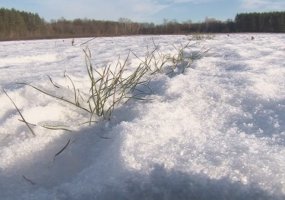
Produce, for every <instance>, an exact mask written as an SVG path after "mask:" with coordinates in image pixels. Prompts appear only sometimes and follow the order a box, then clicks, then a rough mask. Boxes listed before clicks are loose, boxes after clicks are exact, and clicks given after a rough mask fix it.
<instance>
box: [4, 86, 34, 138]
mask: <svg viewBox="0 0 285 200" xmlns="http://www.w3.org/2000/svg"><path fill="white" fill-rule="evenodd" d="M3 92H4V94H5V95H6V96H7V97H8V98H9V99H10V101H11V102H12V103H13V105H14V107H15V108H16V110H17V111H18V113H19V115H20V116H21V118H22V120H23V122H24V123H25V124H26V126H27V127H28V129H29V130H30V132H31V133H32V134H33V136H36V134H35V132H34V131H33V129H32V128H31V127H30V124H29V123H28V122H27V121H26V120H25V118H24V116H23V115H22V113H21V111H20V109H19V108H18V107H17V105H16V104H15V102H14V101H13V99H12V98H11V97H10V96H9V95H8V94H7V92H6V91H5V90H4V89H3Z"/></svg>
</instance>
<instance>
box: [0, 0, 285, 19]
mask: <svg viewBox="0 0 285 200" xmlns="http://www.w3.org/2000/svg"><path fill="white" fill-rule="evenodd" d="M0 7H5V8H15V9H18V10H24V11H30V12H36V13H38V14H39V15H40V16H41V17H43V18H45V19H46V20H48V21H49V20H51V19H59V18H61V17H64V18H66V19H75V18H91V19H100V20H115V21H116V20H118V19H119V18H120V17H124V18H129V19H131V20H133V21H138V22H155V23H162V22H163V19H168V20H172V19H176V20H177V21H179V22H184V21H187V20H192V21H193V22H198V21H203V20H204V19H205V18H206V17H210V18H216V19H219V20H227V19H234V17H235V15H236V14H237V13H241V12H264V11H280V10H283V11H284V10H285V0H0Z"/></svg>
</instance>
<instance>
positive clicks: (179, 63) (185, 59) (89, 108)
mask: <svg viewBox="0 0 285 200" xmlns="http://www.w3.org/2000/svg"><path fill="white" fill-rule="evenodd" d="M190 42H191V41H190ZM190 42H187V43H186V44H180V45H177V46H175V45H173V48H174V49H175V53H173V54H165V53H163V52H161V51H160V48H159V46H158V45H157V44H156V43H155V42H154V40H153V47H154V48H153V50H151V51H149V50H148V52H147V54H146V55H145V57H144V58H140V57H138V56H137V55H136V54H135V53H134V52H132V51H130V52H129V54H128V55H127V57H126V58H125V59H124V60H123V61H120V58H119V59H118V61H117V62H116V64H115V65H111V64H109V65H105V66H103V67H102V68H101V69H98V68H97V67H94V66H93V64H92V54H91V51H90V49H89V48H85V49H84V50H83V52H84V55H85V66H86V70H87V74H88V78H89V80H88V82H89V84H90V85H89V87H88V88H87V91H80V90H79V89H77V88H76V85H75V84H74V82H73V80H72V78H71V77H70V76H69V75H68V74H66V73H65V74H64V77H65V78H66V79H68V80H69V82H70V83H71V86H72V88H71V89H69V90H70V91H71V92H72V94H73V99H72V98H67V97H64V96H59V95H58V92H50V91H47V90H45V89H42V88H40V87H37V86H34V85H31V84H28V83H20V84H24V85H27V86H30V87H32V88H34V89H35V90H37V91H39V92H41V93H43V94H45V95H47V96H50V97H53V98H55V99H57V100H60V101H63V102H65V103H67V104H70V105H73V106H75V107H77V108H79V109H81V110H83V111H84V112H87V113H88V114H89V119H88V120H86V122H85V123H88V124H92V123H93V122H97V120H98V119H100V118H103V119H107V120H108V119H110V118H111V116H112V113H113V111H114V109H115V108H116V107H117V106H119V105H120V104H123V103H125V102H127V101H128V100H129V99H142V98H140V95H144V94H145V92H144V90H141V87H148V89H149V86H148V83H149V79H150V77H151V75H155V74H157V73H166V74H168V75H175V74H179V73H184V72H185V70H186V69H187V68H189V67H191V65H192V63H193V62H194V61H195V60H197V59H199V58H201V57H202V55H203V53H189V52H190V50H191V47H192V44H191V43H190ZM204 53H205V52H204ZM130 54H133V55H134V56H135V57H136V58H137V59H139V61H140V62H139V64H138V66H137V67H136V68H135V70H133V71H132V72H129V71H128V69H127V63H128V61H129V59H130ZM48 78H49V80H50V82H51V84H52V85H53V86H54V88H55V90H59V89H62V88H61V86H59V85H58V84H56V83H55V82H54V81H53V80H52V78H51V77H50V76H49V77H48ZM138 88H140V89H138ZM150 90H151V89H150ZM22 121H24V122H25V123H26V125H27V126H28V127H29V129H31V128H30V126H29V124H28V123H27V122H26V121H25V119H23V120H22ZM85 123H82V124H85ZM42 127H44V128H48V129H51V130H68V131H70V130H69V129H68V128H66V127H64V128H62V127H58V126H55V127H53V126H47V127H45V126H42ZM31 132H32V129H31ZM32 133H33V132H32ZM33 134H34V133H33Z"/></svg>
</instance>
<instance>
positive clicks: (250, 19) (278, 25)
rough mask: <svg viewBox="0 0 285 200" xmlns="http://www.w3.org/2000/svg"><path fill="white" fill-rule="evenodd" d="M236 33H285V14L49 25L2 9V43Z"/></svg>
mask: <svg viewBox="0 0 285 200" xmlns="http://www.w3.org/2000/svg"><path fill="white" fill-rule="evenodd" d="M234 32H273V33H284V32H285V12H267V13H243V14H237V15H236V17H235V20H227V21H219V20H216V19H214V18H206V19H205V21H204V22H200V23H192V22H191V21H190V20H189V21H187V22H183V23H179V22H177V21H176V20H164V22H163V24H159V25H155V24H154V23H137V22H132V21H131V20H129V19H126V18H120V19H119V20H118V21H102V20H91V19H75V20H66V19H64V18H61V19H58V20H53V21H51V22H46V21H45V20H44V19H43V18H41V17H40V16H39V15H38V14H36V13H30V12H24V11H18V10H15V9H6V8H0V40H14V39H37V38H64V37H94V36H120V35H138V34H188V33H234Z"/></svg>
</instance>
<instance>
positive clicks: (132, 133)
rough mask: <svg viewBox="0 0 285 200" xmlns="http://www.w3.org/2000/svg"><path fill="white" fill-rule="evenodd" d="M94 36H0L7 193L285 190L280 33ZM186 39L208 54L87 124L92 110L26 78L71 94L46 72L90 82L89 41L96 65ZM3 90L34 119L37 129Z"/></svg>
mask: <svg viewBox="0 0 285 200" xmlns="http://www.w3.org/2000/svg"><path fill="white" fill-rule="evenodd" d="M252 35H254V38H255V39H254V40H251V36H252ZM88 40H90V39H89V38H82V39H75V46H72V45H71V41H72V39H64V40H63V39H58V40H35V41H10V42H0V89H1V91H0V102H1V105H0V199H1V200H2V199H3V200H14V199H15V200H18V199H21V200H25V199H26V200H33V199H34V200H51V199H59V200H67V199H68V200H80V199H82V200H83V199H84V200H91V199H102V200H105V199H116V200H117V199H129V200H134V199H153V200H157V199H215V200H220V199H239V200H243V199H280V200H281V199H285V46H284V44H285V35H284V34H233V35H223V34H222V35H216V36H214V37H213V38H212V39H210V38H208V39H207V37H206V38H205V39H204V40H201V41H194V40H191V36H135V37H116V38H113V37H108V38H95V39H93V40H90V41H89V42H88V43H86V44H84V43H85V42H86V41H88ZM189 40H190V41H191V44H192V46H191V48H190V51H192V52H193V53H195V52H196V53H197V52H206V53H205V54H204V55H203V57H201V58H200V59H198V60H196V61H195V62H194V63H193V64H192V65H191V67H190V68H188V69H186V71H185V73H181V74H180V73H177V74H176V75H175V76H169V75H166V74H159V73H158V74H156V75H153V76H152V77H150V83H149V91H148V94H145V96H144V99H146V100H143V101H141V100H130V101H128V102H127V103H126V104H124V105H121V106H119V107H117V108H116V109H115V111H114V113H113V115H112V117H111V119H110V120H109V121H108V120H101V121H99V122H98V123H96V124H93V125H92V126H87V125H84V126H80V125H79V124H82V123H83V122H86V121H88V118H89V115H88V114H87V113H85V112H84V111H82V110H80V109H78V108H76V107H74V106H72V105H69V104H65V103H64V102H61V101H58V100H56V99H53V98H51V97H48V96H46V95H44V94H42V93H40V92H38V91H36V90H34V89H33V88H31V87H29V86H25V85H22V84H18V83H23V82H24V83H29V84H33V85H36V86H39V87H41V88H46V89H47V90H49V91H54V92H58V93H61V92H62V93H63V94H64V95H67V96H70V98H71V99H72V98H73V97H72V95H70V94H69V93H68V92H67V91H56V88H55V87H54V86H53V85H52V84H51V82H50V80H49V77H51V78H52V80H53V81H54V82H55V83H57V84H60V85H64V86H67V87H70V88H71V83H70V81H69V80H68V79H66V78H65V77H64V74H65V73H66V74H68V75H69V76H70V77H71V78H72V80H73V81H74V84H75V85H76V87H77V88H78V89H79V90H82V91H84V90H86V89H87V90H88V88H89V84H90V83H89V82H88V75H87V71H86V66H85V61H84V53H83V49H84V48H86V46H88V48H89V49H90V50H91V52H92V63H93V65H94V66H96V67H97V68H100V67H103V66H104V65H107V64H109V63H113V62H116V61H117V60H118V59H119V58H120V59H124V58H126V56H127V54H128V52H129V50H131V51H132V52H134V53H135V54H136V56H137V57H141V58H143V57H144V56H145V55H146V52H147V51H148V49H149V48H151V47H153V44H154V42H155V44H157V45H159V48H160V51H161V52H165V53H172V52H174V51H175V48H174V47H173V45H175V46H179V45H180V44H185V43H188V42H189ZM136 56H131V57H130V59H129V61H128V63H127V67H128V69H127V70H134V69H135V67H137V63H138V59H137V57H136ZM3 90H5V91H6V92H7V93H8V95H9V96H10V97H11V98H12V99H13V100H14V102H15V103H16V105H17V106H18V108H19V109H20V110H21V112H22V114H23V116H24V117H25V119H26V120H27V121H28V122H29V123H32V124H34V125H36V126H33V125H31V126H32V127H33V130H34V131H35V133H36V136H35V137H34V136H33V135H32V134H31V132H30V131H29V130H28V128H27V126H26V125H25V124H24V123H23V122H21V121H19V119H21V118H20V116H19V113H18V112H17V111H16V109H15V107H14V106H13V104H12V103H11V101H10V100H9V99H8V97H7V96H6V95H5V94H4V92H3ZM71 91H72V88H71ZM46 124H51V125H61V126H64V127H68V128H69V129H70V130H71V131H65V130H50V129H45V128H43V127H42V125H46ZM69 140H70V144H69V145H68V146H67V147H66V149H65V150H64V151H62V152H61V153H60V154H59V155H58V156H55V155H56V154H57V153H58V152H59V151H60V150H61V149H62V148H63V147H64V146H65V145H66V144H67V142H68V141H69Z"/></svg>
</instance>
